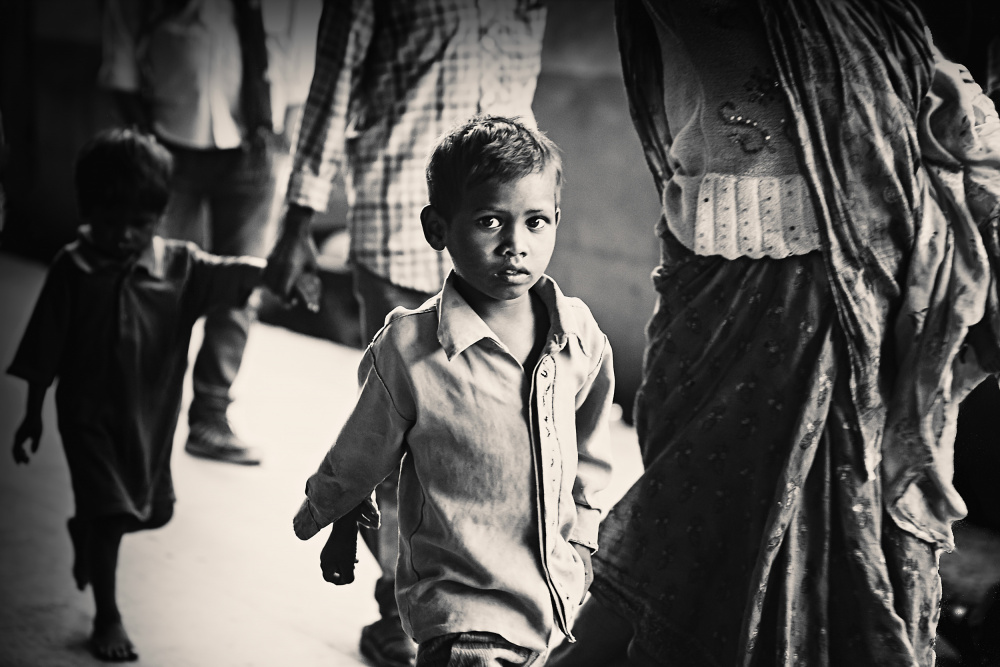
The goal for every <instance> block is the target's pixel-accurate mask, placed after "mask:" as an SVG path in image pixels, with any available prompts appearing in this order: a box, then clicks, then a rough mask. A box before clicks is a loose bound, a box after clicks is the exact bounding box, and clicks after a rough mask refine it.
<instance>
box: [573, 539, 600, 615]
mask: <svg viewBox="0 0 1000 667" xmlns="http://www.w3.org/2000/svg"><path fill="white" fill-rule="evenodd" d="M570 544H572V545H573V548H574V549H576V553H577V555H578V556H579V557H580V560H582V561H583V569H584V570H586V572H587V574H586V576H585V577H584V580H583V596H582V597H581V598H580V604H583V601H584V600H586V599H587V591H589V590H590V585H591V584H592V583H594V566H593V564H592V563H591V562H590V549H588V548H587V547H585V546H583V545H582V544H577V543H576V542H570Z"/></svg>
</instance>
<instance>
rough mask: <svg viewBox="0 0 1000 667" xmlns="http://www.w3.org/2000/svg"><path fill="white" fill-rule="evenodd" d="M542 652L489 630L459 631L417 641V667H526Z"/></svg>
mask: <svg viewBox="0 0 1000 667" xmlns="http://www.w3.org/2000/svg"><path fill="white" fill-rule="evenodd" d="M543 662H544V661H543V660H542V659H541V654H540V653H539V652H538V651H533V650H531V649H528V648H524V647H523V646H518V645H517V644H512V643H511V642H509V641H507V640H506V639H504V638H503V637H501V636H500V635H498V634H494V633H492V632H459V633H454V634H448V635H441V636H439V637H433V638H431V639H429V640H427V641H425V642H423V643H421V644H420V650H419V651H418V653H417V667H520V666H523V667H529V666H530V665H541V664H543Z"/></svg>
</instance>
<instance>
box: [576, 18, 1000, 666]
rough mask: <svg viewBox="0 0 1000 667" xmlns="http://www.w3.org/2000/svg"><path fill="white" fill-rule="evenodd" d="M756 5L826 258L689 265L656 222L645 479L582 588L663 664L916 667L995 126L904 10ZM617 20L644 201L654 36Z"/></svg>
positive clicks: (979, 369) (990, 347) (976, 297)
mask: <svg viewBox="0 0 1000 667" xmlns="http://www.w3.org/2000/svg"><path fill="white" fill-rule="evenodd" d="M652 1H653V0H648V2H652ZM759 6H760V7H759V8H760V12H761V16H762V18H763V24H764V28H765V30H766V32H767V38H768V42H769V44H770V46H771V51H772V55H773V56H774V62H775V67H776V70H777V73H778V79H779V82H780V84H781V88H782V90H783V91H784V93H785V98H786V102H787V105H788V108H789V110H790V113H791V117H792V119H793V123H792V125H793V129H794V131H795V134H796V137H797V142H798V143H797V145H798V146H799V151H800V152H799V159H800V165H801V166H802V171H803V174H804V175H805V177H806V179H807V181H808V183H809V185H810V191H811V194H812V195H813V204H814V207H815V209H816V214H817V219H818V221H819V228H820V236H821V241H822V243H821V249H820V250H819V251H816V252H812V253H809V254H805V255H800V256H792V257H786V258H782V259H772V258H763V259H750V258H737V259H735V260H727V259H724V258H721V257H715V256H709V257H704V256H698V255H695V254H694V253H693V252H691V251H690V250H689V249H687V248H686V247H684V246H682V245H681V244H680V243H679V242H678V241H677V240H676V239H675V238H674V237H673V236H672V235H671V233H670V231H669V229H668V226H667V224H666V222H665V220H664V219H662V218H661V221H660V223H659V224H658V226H657V233H658V235H659V237H660V240H661V265H660V266H659V267H658V268H657V269H656V271H654V274H653V283H654V286H655V287H656V289H657V292H658V303H657V307H656V310H655V312H654V314H653V317H652V319H651V320H650V322H649V324H648V327H647V349H646V354H645V359H644V372H643V383H642V386H641V387H640V390H639V393H638V396H637V398H636V409H635V421H636V428H637V433H638V437H639V443H640V447H641V449H642V454H643V463H644V465H645V473H644V474H643V475H642V476H641V477H640V479H639V480H638V481H637V482H636V483H635V484H634V485H633V487H632V488H631V489H630V490H629V491H628V492H627V493H626V494H625V496H624V497H623V499H622V500H621V501H620V502H619V503H618V505H616V506H615V508H614V509H613V510H612V511H611V512H610V513H609V516H608V517H607V519H606V520H605V522H604V524H603V526H602V531H601V537H600V543H601V550H600V551H599V552H597V553H596V554H595V556H594V564H595V572H596V579H595V582H594V587H593V592H594V594H595V596H597V597H598V598H599V599H600V600H601V601H602V602H603V603H604V604H605V605H606V606H608V607H610V608H611V609H612V610H614V611H615V612H616V613H618V614H619V615H620V616H622V617H624V618H626V619H628V620H629V621H630V622H631V624H632V626H633V628H634V629H635V635H634V639H633V644H634V645H635V646H637V647H638V648H639V649H640V650H639V653H641V654H646V655H647V656H648V657H650V658H651V659H652V660H654V661H656V662H657V663H662V664H684V665H687V664H691V665H733V664H740V665H770V664H780V665H793V664H795V665H843V664H852V663H853V664H862V665H875V664H877V665H907V666H913V665H919V666H923V665H931V664H933V662H934V650H933V644H934V637H935V629H936V624H937V619H938V603H939V600H940V580H939V577H938V573H937V563H938V558H939V555H940V553H941V551H942V550H943V549H951V548H953V540H952V536H951V528H950V526H951V522H953V521H954V520H956V519H958V518H961V516H963V515H964V512H965V508H964V505H963V503H962V501H961V498H960V497H959V496H958V494H957V493H956V492H955V490H954V488H953V487H952V486H951V482H950V479H951V475H950V472H951V469H950V465H951V463H950V461H951V455H952V451H951V446H952V442H953V440H954V425H955V419H956V417H957V409H958V404H959V403H960V401H961V399H962V398H963V397H964V396H965V395H966V393H968V391H970V390H971V389H972V388H973V387H974V386H975V385H976V384H978V382H979V381H981V379H983V378H984V377H985V375H986V373H987V372H988V371H989V372H995V371H996V370H998V367H997V364H996V359H997V350H998V347H997V340H998V336H997V332H998V331H1000V327H998V321H1000V320H998V316H997V313H998V309H997V307H996V304H997V298H996V290H995V286H994V282H993V279H992V276H993V275H994V273H995V270H996V268H997V262H996V258H997V257H1000V254H998V253H997V247H998V246H997V244H996V228H997V214H998V207H997V202H1000V197H998V196H997V195H998V193H1000V187H997V177H996V174H997V165H998V164H1000V163H998V162H996V160H995V158H996V155H997V154H998V153H997V152H996V150H995V148H996V146H997V142H996V141H995V136H994V134H993V133H994V131H995V128H996V127H998V126H1000V122H998V121H997V118H996V113H995V111H994V112H992V115H990V112H991V111H992V105H989V106H988V107H987V106H986V105H983V104H982V101H981V100H980V99H978V98H976V91H978V87H976V86H975V84H974V83H971V85H970V82H971V79H969V80H965V77H967V73H963V72H962V70H961V68H957V66H953V65H952V64H947V63H943V62H940V59H939V57H938V54H936V53H935V50H934V48H933V45H932V43H931V41H930V38H929V35H928V32H927V30H926V28H925V27H924V26H923V24H922V22H921V20H920V15H919V12H918V11H917V10H916V9H915V8H914V7H913V6H912V5H911V4H910V3H909V2H907V1H906V0H885V1H884V2H879V3H869V2H865V1H864V0H841V1H833V0H826V1H824V0H794V1H793V0H760V3H759ZM617 13H618V27H619V41H620V46H621V52H622V61H623V71H624V75H625V82H626V89H627V91H628V93H629V102H630V110H631V112H632V116H633V121H634V123H635V126H636V129H637V131H638V134H639V136H640V139H641V140H642V143H643V146H644V148H645V151H646V158H647V162H648V164H649V166H650V170H651V172H652V173H653V176H654V180H655V181H656V184H657V186H658V187H659V188H660V189H661V191H662V189H663V187H664V184H665V183H666V181H667V180H668V179H669V178H670V176H671V174H670V169H669V166H668V162H667V155H668V153H669V147H670V134H669V128H667V127H666V121H665V118H664V117H663V103H662V100H663V93H664V82H663V78H662V73H661V72H660V71H659V63H658V62H657V49H656V46H655V44H650V42H649V40H651V39H652V40H655V39H656V36H655V33H653V32H652V31H651V30H650V29H649V26H648V23H649V18H648V16H647V15H646V14H645V10H644V8H643V5H642V3H636V2H632V1H631V0H620V1H619V2H618V4H617ZM650 54H652V55H650ZM980 96H981V92H980Z"/></svg>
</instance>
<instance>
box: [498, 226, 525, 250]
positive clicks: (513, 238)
mask: <svg viewBox="0 0 1000 667" xmlns="http://www.w3.org/2000/svg"><path fill="white" fill-rule="evenodd" d="M526 233H527V230H526V229H522V228H521V226H520V225H510V226H509V227H507V234H506V236H505V237H504V242H503V246H502V247H503V252H504V254H505V255H511V256H515V255H521V256H524V255H526V254H527V250H528V247H527V243H526V241H527V239H526V238H525V234H526Z"/></svg>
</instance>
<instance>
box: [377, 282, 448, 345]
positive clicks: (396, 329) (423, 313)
mask: <svg viewBox="0 0 1000 667" xmlns="http://www.w3.org/2000/svg"><path fill="white" fill-rule="evenodd" d="M440 307H441V294H440V292H439V293H438V294H435V295H434V296H432V297H431V298H429V299H428V300H427V301H425V302H424V303H423V304H422V305H420V306H419V307H417V308H412V309H410V308H403V307H402V306H399V307H397V308H395V309H393V310H392V312H390V313H389V314H388V315H387V316H386V318H385V324H384V325H383V326H382V328H381V329H379V330H378V332H377V333H376V334H375V336H374V337H373V338H372V342H371V349H372V350H373V352H376V353H378V352H382V351H385V350H388V349H394V350H396V351H397V352H399V353H406V354H407V355H409V354H423V353H426V351H427V348H428V347H434V346H437V347H440V345H441V344H440V341H438V336H437V331H438V318H439V316H438V311H439V309H440Z"/></svg>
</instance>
